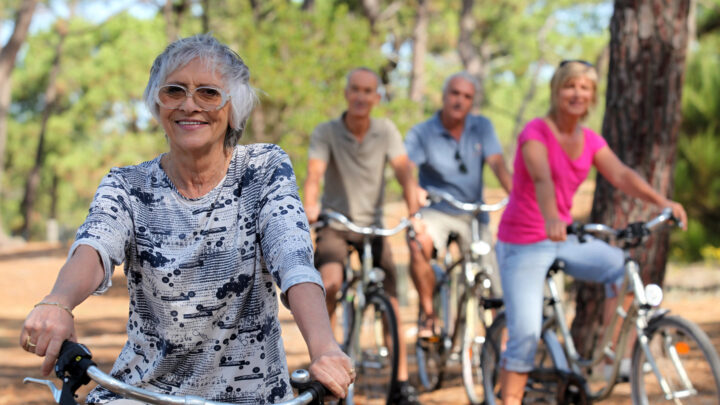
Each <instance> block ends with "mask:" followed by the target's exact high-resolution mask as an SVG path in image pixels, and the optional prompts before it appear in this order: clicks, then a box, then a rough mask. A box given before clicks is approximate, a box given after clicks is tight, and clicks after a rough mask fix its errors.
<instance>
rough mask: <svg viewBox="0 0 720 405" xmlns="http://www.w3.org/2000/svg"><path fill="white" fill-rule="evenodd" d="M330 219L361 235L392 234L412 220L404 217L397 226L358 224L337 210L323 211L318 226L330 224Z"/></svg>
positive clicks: (407, 225)
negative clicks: (381, 226) (379, 226)
mask: <svg viewBox="0 0 720 405" xmlns="http://www.w3.org/2000/svg"><path fill="white" fill-rule="evenodd" d="M329 221H335V222H337V223H339V224H341V225H343V226H344V227H346V228H347V229H348V230H349V231H351V232H355V233H359V234H361V235H370V236H392V235H395V234H396V233H398V232H400V231H402V230H403V229H405V228H407V227H409V226H410V221H409V220H408V219H407V218H403V219H402V220H401V221H400V223H399V224H397V226H395V227H394V228H378V227H376V226H358V225H356V224H355V223H353V222H352V221H350V220H349V219H348V218H347V217H346V216H345V215H343V214H341V213H339V212H335V211H328V212H323V213H322V214H321V215H320V219H319V220H318V222H316V224H317V225H315V224H313V225H315V226H317V227H322V226H325V225H327V224H328V222H329Z"/></svg>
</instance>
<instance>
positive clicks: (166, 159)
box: [160, 153, 232, 199]
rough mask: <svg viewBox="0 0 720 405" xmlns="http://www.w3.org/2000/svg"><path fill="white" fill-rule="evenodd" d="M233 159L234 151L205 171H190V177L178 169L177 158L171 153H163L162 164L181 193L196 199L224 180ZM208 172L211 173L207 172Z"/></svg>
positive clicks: (171, 181)
mask: <svg viewBox="0 0 720 405" xmlns="http://www.w3.org/2000/svg"><path fill="white" fill-rule="evenodd" d="M231 159H232V153H228V154H225V156H224V159H223V161H222V163H220V164H219V165H213V166H212V167H211V168H209V169H208V170H205V171H204V172H193V171H189V172H188V173H189V178H186V177H185V176H183V175H182V174H181V172H180V170H178V169H177V166H176V165H177V163H176V160H175V159H173V158H172V155H170V153H166V154H165V155H163V157H162V158H161V159H160V164H161V166H162V168H163V170H164V171H165V175H166V176H167V177H168V179H169V180H170V183H171V184H172V185H173V186H174V187H175V189H176V190H177V192H178V193H179V194H180V195H182V196H183V197H186V198H190V199H196V198H200V197H202V196H204V195H206V194H207V193H208V192H210V191H211V190H212V189H214V188H215V187H216V186H217V185H218V183H220V180H222V179H223V178H224V177H225V174H226V173H227V170H228V167H229V166H230V160H231ZM208 172H209V174H205V173H208Z"/></svg>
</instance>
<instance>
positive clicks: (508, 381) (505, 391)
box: [500, 368, 528, 405]
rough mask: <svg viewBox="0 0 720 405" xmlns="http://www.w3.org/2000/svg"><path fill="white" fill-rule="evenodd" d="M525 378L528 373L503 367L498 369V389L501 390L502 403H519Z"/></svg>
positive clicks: (512, 404) (523, 390) (525, 381)
mask: <svg viewBox="0 0 720 405" xmlns="http://www.w3.org/2000/svg"><path fill="white" fill-rule="evenodd" d="M527 379H528V373H516V372H515V371H508V370H505V369H504V368H503V369H502V370H500V389H501V390H502V396H503V405H520V404H521V403H522V399H523V394H525V384H526V383H527Z"/></svg>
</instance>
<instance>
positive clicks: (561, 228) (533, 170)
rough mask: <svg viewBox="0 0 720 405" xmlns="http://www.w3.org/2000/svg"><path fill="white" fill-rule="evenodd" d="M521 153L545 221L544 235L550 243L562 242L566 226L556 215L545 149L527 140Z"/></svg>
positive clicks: (552, 185)
mask: <svg viewBox="0 0 720 405" xmlns="http://www.w3.org/2000/svg"><path fill="white" fill-rule="evenodd" d="M521 152H522V156H523V160H524V162H525V167H526V168H527V171H528V173H529V174H530V178H531V179H532V181H533V184H534V185H535V198H537V202H538V206H539V207H540V212H541V213H542V216H543V218H544V219H545V233H546V234H547V237H548V238H549V239H550V240H552V241H556V242H557V241H563V240H565V239H566V238H567V224H566V223H565V222H564V221H563V220H561V219H560V216H559V214H558V209H557V201H556V200H555V184H554V183H553V180H552V173H551V171H550V163H549V162H548V157H547V148H546V147H545V145H543V144H542V142H540V141H536V140H528V141H526V142H525V143H523V145H522V147H521Z"/></svg>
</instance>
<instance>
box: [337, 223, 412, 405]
mask: <svg viewBox="0 0 720 405" xmlns="http://www.w3.org/2000/svg"><path fill="white" fill-rule="evenodd" d="M323 216H324V217H325V218H326V219H329V220H332V221H335V222H338V223H340V224H342V225H343V226H344V227H345V228H347V229H348V230H349V231H351V232H354V233H357V234H360V235H362V236H363V243H362V245H363V247H362V252H358V253H360V256H361V257H360V259H361V266H360V270H359V272H358V271H355V270H354V269H353V268H352V266H351V265H350V260H348V261H347V263H346V265H345V269H344V270H345V281H344V282H343V286H342V288H341V291H342V297H344V298H345V299H346V300H344V301H343V304H348V305H352V306H353V309H354V313H355V314H359V315H361V314H362V313H363V309H364V308H365V306H366V304H367V298H366V296H367V293H368V292H370V291H374V290H375V289H382V281H383V280H384V278H385V273H384V272H383V271H382V270H380V269H375V268H374V266H373V253H372V243H371V240H372V238H373V237H379V236H391V235H394V234H396V233H398V232H400V231H402V230H403V229H405V228H407V227H409V226H410V221H409V220H407V219H403V220H402V221H400V223H399V224H398V225H397V226H395V227H394V228H392V229H384V228H378V227H375V226H369V227H361V226H358V225H355V224H354V223H352V222H350V220H349V219H348V218H347V217H345V216H344V215H342V214H340V213H337V212H326V213H324V214H323ZM324 222H325V223H326V224H327V220H325V221H324ZM358 273H359V274H358ZM351 290H352V291H353V295H352V300H351V302H349V303H348V302H347V297H348V293H349V291H351ZM347 321H348V320H347V318H345V319H343V322H346V324H345V330H346V331H347V330H348V327H349V326H350V325H347ZM378 321H379V322H382V320H376V322H378ZM361 327H362V316H355V317H354V318H353V325H352V328H351V329H349V330H351V331H352V335H351V336H343V337H344V338H345V339H346V341H348V342H349V345H348V346H349V347H345V350H346V351H347V354H348V356H350V358H353V359H354V358H356V357H357V355H358V353H356V352H355V351H356V350H357V349H358V348H359V347H360V329H361ZM374 330H375V331H376V336H374V337H373V338H374V339H375V342H376V343H380V342H383V343H384V341H385V336H382V335H378V333H377V331H381V330H383V328H380V327H376V328H374ZM393 384H394V381H393ZM354 394H355V392H354V386H353V385H352V384H351V386H350V388H349V389H348V394H347V402H348V403H353V402H354Z"/></svg>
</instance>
